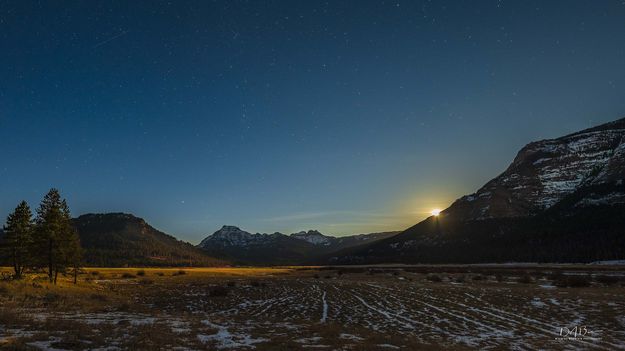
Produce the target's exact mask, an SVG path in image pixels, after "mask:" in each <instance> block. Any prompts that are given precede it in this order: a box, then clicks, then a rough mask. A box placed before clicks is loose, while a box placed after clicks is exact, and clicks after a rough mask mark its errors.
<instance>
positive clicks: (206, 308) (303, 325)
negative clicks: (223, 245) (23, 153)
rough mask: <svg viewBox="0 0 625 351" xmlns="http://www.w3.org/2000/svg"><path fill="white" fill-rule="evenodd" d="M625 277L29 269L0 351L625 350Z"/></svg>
mask: <svg viewBox="0 0 625 351" xmlns="http://www.w3.org/2000/svg"><path fill="white" fill-rule="evenodd" d="M5 271H8V270H7V269H5ZM622 274H623V270H621V269H620V268H618V267H608V266H595V267H590V266H539V265H536V266H531V267H526V266H523V267H514V266H482V267H480V266H400V267H392V266H384V267H381V266H378V267H318V268H304V267H286V268H205V269H202V268H197V269H192V268H190V269H184V270H179V269H107V268H97V269H96V268H90V269H85V270H84V272H83V273H82V274H81V275H80V279H79V284H78V285H73V284H71V282H70V278H69V277H67V278H65V279H66V280H63V281H62V282H61V283H60V284H59V285H58V286H51V285H49V284H48V283H46V282H45V279H44V277H43V276H42V275H38V276H36V275H30V276H29V277H28V278H27V279H24V280H22V281H3V282H0V349H18V350H21V349H24V350H30V349H33V350H36V349H43V350H86V349H89V350H158V349H162V350H215V349H236V350H238V349H257V350H294V349H311V348H314V349H327V350H395V349H405V350H415V349H454V350H463V349H480V350H485V349H511V348H512V349H597V350H613V349H625V332H624V330H625V315H624V311H625V277H623V276H622ZM556 285H559V286H556ZM585 285H588V286H585ZM565 286H567V287H565ZM575 327H577V329H576V330H575V331H577V332H578V334H577V335H575V331H574V329H573V328H575ZM567 328H568V329H567ZM567 330H568V331H571V333H569V334H568V335H567ZM579 333H581V335H580V334H579ZM575 336H577V338H576V337H575Z"/></svg>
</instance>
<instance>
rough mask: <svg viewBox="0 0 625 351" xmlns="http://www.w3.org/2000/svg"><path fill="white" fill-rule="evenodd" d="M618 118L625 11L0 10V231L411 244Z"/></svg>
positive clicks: (546, 6)
mask: <svg viewBox="0 0 625 351" xmlns="http://www.w3.org/2000/svg"><path fill="white" fill-rule="evenodd" d="M624 116H625V2H624V1H622V0H619V1H571V0H567V1H448V2H447V1H432V2H430V1H385V2H381V1H380V2H379V1H360V0H358V1H347V2H344V1H336V2H334V1H333V2H316V1H266V2H261V1H250V2H239V1H223V2H209V1H197V2H194V1H171V2H157V1H118V2H117V1H113V2H109V1H76V2H73V3H72V2H59V1H44V2H30V1H22V0H20V1H2V2H0V150H1V153H0V155H1V163H0V217H2V219H4V218H6V215H8V213H9V212H10V211H11V210H12V209H13V208H14V207H15V206H16V204H17V203H18V202H19V201H20V200H22V199H25V200H27V201H29V202H30V204H31V205H32V206H33V207H36V206H37V204H38V202H39V201H40V199H41V198H42V197H43V195H44V194H45V192H46V191H47V190H48V189H49V188H50V187H58V188H59V189H60V190H61V192H62V194H63V195H64V196H65V197H67V199H68V201H69V204H70V208H71V209H72V212H73V214H74V215H80V214H84V213H88V212H130V213H133V214H135V215H137V216H140V217H143V218H145V219H146V220H147V221H148V222H149V223H150V224H152V225H153V226H155V227H156V228H158V229H161V230H164V231H166V232H168V233H171V234H173V235H176V236H178V237H180V238H182V239H185V240H189V241H191V242H194V243H195V242H198V241H199V240H200V239H201V238H202V237H204V236H205V235H206V234H209V233H212V232H214V231H215V230H217V229H218V228H219V227H221V225H223V224H232V225H238V226H240V227H242V228H243V229H246V230H248V231H252V232H257V231H259V232H274V231H282V232H285V233H290V232H294V231H299V230H303V229H319V230H320V231H322V232H324V233H327V234H333V235H344V234H352V233H366V232H376V231H382V230H398V229H404V228H406V227H407V226H409V225H412V224H415V223H417V222H418V221H419V220H421V219H423V218H424V217H426V216H428V213H429V212H430V210H431V209H432V208H444V207H447V206H448V205H449V204H450V203H451V202H452V201H453V200H454V199H456V198H458V197H460V196H461V195H463V194H467V193H471V192H473V191H475V190H476V189H477V188H478V187H479V186H481V185H482V184H483V183H485V182H486V181H488V180H489V179H491V178H493V177H494V176H496V175H498V174H499V173H500V172H502V171H503V170H504V169H505V168H506V167H507V165H508V164H509V163H510V161H511V160H512V159H513V157H514V156H515V155H516V152H517V151H518V149H519V148H520V147H522V146H523V145H525V144H526V143H528V142H530V141H533V140H537V139H543V138H551V137H557V136H561V135H563V134H566V133H569V132H572V131H576V130H579V129H583V128H586V127H589V126H592V125H595V124H599V123H603V122H607V121H610V120H614V119H617V118H621V117H624Z"/></svg>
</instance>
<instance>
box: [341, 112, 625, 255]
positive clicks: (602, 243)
mask: <svg viewBox="0 0 625 351" xmlns="http://www.w3.org/2000/svg"><path fill="white" fill-rule="evenodd" d="M623 258H625V119H620V120H617V121H615V122H612V123H607V124H603V125H601V126H598V127H595V128H591V129H586V130H583V131H580V132H577V133H574V134H570V135H567V136H564V137H561V138H557V139H550V140H542V141H537V142H533V143H530V144H528V145H527V146H525V147H524V148H523V149H522V150H521V151H519V153H518V154H517V156H516V157H515V158H514V160H513V162H512V164H511V165H510V166H509V167H508V169H507V170H506V171H505V172H503V173H502V174H501V175H499V176H497V177H495V178H494V179H492V180H491V181H489V182H488V183H486V185H484V186H483V187H482V188H481V189H479V190H478V191H477V192H475V193H474V194H470V195H466V196H463V197H462V198H460V199H458V200H456V201H455V202H454V203H453V204H452V205H451V206H450V207H449V208H447V209H446V210H444V211H443V212H442V213H441V214H440V216H438V217H430V218H427V219H426V220H424V221H422V222H420V223H418V224H416V225H414V226H412V227H411V228H408V229H406V230H405V231H403V232H402V233H400V234H398V235H396V236H393V237H391V238H388V239H384V240H380V241H378V242H375V243H373V244H371V245H366V246H363V247H359V248H356V249H349V248H348V249H347V250H343V251H342V252H338V253H336V254H334V255H333V256H332V257H331V258H330V259H329V262H330V263H382V262H404V263H477V262H510V261H519V262H592V261H599V260H616V259H623Z"/></svg>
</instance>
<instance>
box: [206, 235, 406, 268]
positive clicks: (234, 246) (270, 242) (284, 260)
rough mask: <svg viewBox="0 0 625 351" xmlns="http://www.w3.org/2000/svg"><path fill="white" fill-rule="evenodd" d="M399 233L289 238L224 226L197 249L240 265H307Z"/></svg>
mask: <svg viewBox="0 0 625 351" xmlns="http://www.w3.org/2000/svg"><path fill="white" fill-rule="evenodd" d="M397 233H398V232H383V233H370V234H357V235H351V236H344V237H333V236H328V235H324V234H322V233H320V232H319V231H316V230H308V231H301V232H297V233H292V234H290V235H286V234H282V233H279V232H275V233H273V234H266V233H256V234H251V233H249V232H247V231H244V230H242V229H240V228H239V227H236V226H232V225H224V226H223V227H222V228H221V229H219V230H217V231H216V232H214V233H213V234H211V235H208V236H207V237H206V238H205V239H203V240H202V241H201V242H200V243H199V244H198V245H197V247H198V248H199V249H202V250H204V251H206V252H207V253H208V254H209V255H211V256H215V257H218V258H222V259H226V260H231V261H233V262H237V263H241V264H256V265H259V264H260V265H262V264H265V265H268V264H283V265H284V264H304V263H306V262H308V261H310V260H312V259H313V258H314V257H317V256H320V255H324V254H327V253H329V252H332V251H336V250H340V249H344V248H346V247H354V246H357V245H361V244H363V243H365V242H370V241H376V240H380V239H383V238H386V237H390V236H392V235H395V234H397Z"/></svg>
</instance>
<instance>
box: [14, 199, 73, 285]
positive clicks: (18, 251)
mask: <svg viewBox="0 0 625 351" xmlns="http://www.w3.org/2000/svg"><path fill="white" fill-rule="evenodd" d="M2 249H3V250H2V251H3V253H4V254H5V255H6V256H7V258H8V259H9V260H10V262H11V264H12V266H13V271H14V273H13V278H14V279H21V278H22V277H23V275H24V273H25V271H26V270H27V269H31V270H44V271H45V272H46V273H47V275H48V279H49V281H50V282H51V283H54V284H56V282H57V278H58V275H59V273H62V274H65V273H66V272H67V271H68V269H70V268H73V274H74V283H76V279H77V274H78V269H79V267H80V262H81V257H82V249H81V246H80V239H79V236H78V233H77V232H76V229H74V227H73V225H72V218H71V215H70V211H69V207H68V206H67V202H66V201H65V199H63V198H61V194H60V193H59V191H58V190H57V189H50V191H49V192H48V193H47V194H46V196H44V198H43V200H42V201H41V204H40V205H39V208H38V209H37V215H36V216H35V217H34V218H33V214H32V212H31V210H30V207H29V206H28V203H26V201H22V202H21V203H20V204H19V205H18V206H17V207H16V208H15V210H14V211H13V213H11V214H10V215H9V216H8V218H7V222H6V225H5V226H4V236H3V238H2Z"/></svg>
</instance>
